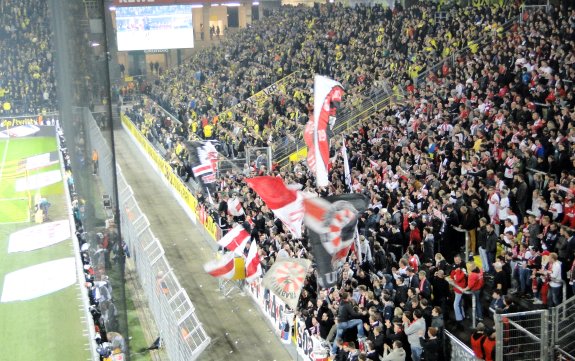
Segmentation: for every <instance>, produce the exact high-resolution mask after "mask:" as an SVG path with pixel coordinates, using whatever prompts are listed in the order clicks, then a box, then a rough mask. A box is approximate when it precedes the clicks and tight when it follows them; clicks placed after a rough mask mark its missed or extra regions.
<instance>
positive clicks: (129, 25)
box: [116, 5, 194, 51]
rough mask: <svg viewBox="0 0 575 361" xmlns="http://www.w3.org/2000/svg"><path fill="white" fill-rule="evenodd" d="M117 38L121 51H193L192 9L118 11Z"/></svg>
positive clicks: (180, 7)
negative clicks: (187, 49)
mask: <svg viewBox="0 0 575 361" xmlns="http://www.w3.org/2000/svg"><path fill="white" fill-rule="evenodd" d="M116 34H117V38H118V50H119V51H130V50H159V49H183V48H193V47H194V26H193V23H192V6H191V5H165V6H125V7H118V8H117V9H116Z"/></svg>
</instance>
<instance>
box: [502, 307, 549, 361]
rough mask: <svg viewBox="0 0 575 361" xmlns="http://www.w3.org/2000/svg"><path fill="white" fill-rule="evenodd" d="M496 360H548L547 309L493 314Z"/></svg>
mask: <svg viewBox="0 0 575 361" xmlns="http://www.w3.org/2000/svg"><path fill="white" fill-rule="evenodd" d="M494 322H495V329H496V338H495V340H496V347H495V360H496V361H503V360H506V361H514V360H517V361H519V360H521V361H527V360H534V361H535V360H537V361H539V360H548V359H549V328H550V324H549V311H548V310H535V311H526V312H517V313H507V314H498V313H495V314H494Z"/></svg>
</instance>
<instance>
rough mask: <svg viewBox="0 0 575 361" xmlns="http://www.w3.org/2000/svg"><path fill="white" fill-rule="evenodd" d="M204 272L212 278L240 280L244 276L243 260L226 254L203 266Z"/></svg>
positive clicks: (231, 254)
mask: <svg viewBox="0 0 575 361" xmlns="http://www.w3.org/2000/svg"><path fill="white" fill-rule="evenodd" d="M204 270H205V271H206V272H207V273H209V274H210V275H212V276H214V277H218V278H224V279H227V280H242V279H244V278H245V276H246V274H245V263H244V259H243V258H240V257H236V256H235V255H234V254H233V253H226V254H224V255H223V256H221V257H220V258H219V259H215V260H213V261H210V262H208V263H206V264H204Z"/></svg>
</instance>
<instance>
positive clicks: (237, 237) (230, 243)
mask: <svg viewBox="0 0 575 361" xmlns="http://www.w3.org/2000/svg"><path fill="white" fill-rule="evenodd" d="M249 240H250V234H249V233H248V232H247V231H246V230H245V229H244V227H243V226H242V225H240V224H238V225H236V226H235V227H234V228H232V229H231V230H230V231H229V232H228V233H227V234H226V235H225V236H223V237H222V238H221V239H220V240H219V241H218V244H219V245H220V246H222V247H224V248H225V249H227V250H228V251H231V252H234V253H235V254H236V255H239V256H241V255H243V254H244V249H245V248H246V244H248V241H249Z"/></svg>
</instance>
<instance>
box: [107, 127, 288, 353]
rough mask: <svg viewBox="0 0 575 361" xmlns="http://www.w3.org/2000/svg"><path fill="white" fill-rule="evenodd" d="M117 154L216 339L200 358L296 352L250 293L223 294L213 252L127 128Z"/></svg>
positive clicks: (119, 136) (119, 137)
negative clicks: (208, 269)
mask: <svg viewBox="0 0 575 361" xmlns="http://www.w3.org/2000/svg"><path fill="white" fill-rule="evenodd" d="M115 137H116V138H115V140H116V142H115V143H116V157H117V161H118V163H119V164H120V167H121V168H122V172H123V174H124V176H125V177H126V180H127V182H128V183H129V184H130V186H131V187H132V189H133V191H134V193H135V195H136V198H137V200H138V203H139V205H140V207H141V208H142V211H143V212H144V213H145V214H146V216H147V217H148V219H149V221H150V224H151V226H152V231H153V232H154V234H155V235H156V237H158V238H159V239H160V241H161V242H162V245H163V247H164V250H165V252H166V257H167V259H168V261H169V263H170V265H171V266H172V267H173V269H174V272H175V274H176V275H177V277H178V279H179V281H180V283H181V285H182V287H184V288H185V290H186V291H187V292H188V295H189V296H190V299H191V300H192V303H193V304H194V306H195V308H196V314H197V316H198V318H199V319H200V321H201V322H202V323H203V325H204V328H205V330H206V332H207V333H208V335H210V337H211V338H212V344H211V345H210V346H209V348H208V349H207V350H206V351H205V352H204V353H203V354H202V356H201V357H200V360H210V361H211V360H213V361H216V360H217V361H221V360H232V359H233V360H235V361H243V360H245V361H257V360H261V361H272V360H277V361H287V360H291V359H292V357H291V356H290V354H289V353H288V352H287V350H286V349H285V347H284V346H283V344H281V342H280V340H279V338H278V337H276V336H275V335H274V334H273V332H272V331H271V328H270V326H269V325H268V323H267V321H266V320H265V318H264V316H263V315H262V314H261V313H260V312H259V311H258V310H257V306H256V305H255V304H254V303H253V301H252V299H251V297H250V296H249V295H240V294H238V293H236V294H235V295H233V296H232V298H231V299H225V298H223V296H222V295H221V293H220V291H219V290H218V282H217V280H216V279H215V278H212V277H211V276H209V275H208V274H206V273H205V272H204V270H203V264H204V262H206V261H208V260H209V259H211V258H212V257H213V251H212V249H211V248H210V246H209V244H208V243H207V241H206V240H205V239H204V238H203V237H202V234H201V233H200V231H199V230H198V229H197V228H196V226H195V225H194V224H193V222H192V221H191V220H190V219H189V218H188V217H187V215H186V214H185V213H184V211H183V210H182V209H181V207H180V206H179V204H178V203H177V202H176V200H175V199H174V198H173V196H172V194H171V193H170V191H169V190H168V189H167V188H166V186H165V185H164V183H163V182H162V180H161V179H160V177H159V176H158V175H157V174H156V173H155V172H154V171H153V169H152V167H151V166H150V164H149V163H148V162H147V161H146V159H145V158H144V157H143V156H142V154H141V153H140V152H139V150H138V148H137V147H136V145H134V144H133V143H132V141H131V139H130V138H129V136H128V135H127V134H126V133H125V132H124V131H123V130H118V131H116V133H115Z"/></svg>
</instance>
